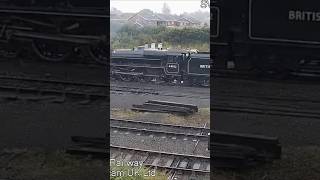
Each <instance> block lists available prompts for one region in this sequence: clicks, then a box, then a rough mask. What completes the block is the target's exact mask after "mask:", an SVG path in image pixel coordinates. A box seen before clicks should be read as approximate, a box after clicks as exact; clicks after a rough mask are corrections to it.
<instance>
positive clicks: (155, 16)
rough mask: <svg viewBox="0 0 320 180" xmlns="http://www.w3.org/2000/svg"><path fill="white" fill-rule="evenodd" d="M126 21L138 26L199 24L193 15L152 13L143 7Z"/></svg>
mask: <svg viewBox="0 0 320 180" xmlns="http://www.w3.org/2000/svg"><path fill="white" fill-rule="evenodd" d="M128 22H129V23H130V24H135V25H137V26H139V27H146V26H153V27H155V26H165V27H188V26H200V25H201V22H200V21H199V20H196V19H195V18H193V17H185V16H178V15H171V14H161V13H154V12H152V11H151V10H149V9H144V10H141V11H139V12H138V13H136V14H134V15H133V16H131V17H130V18H129V19H128Z"/></svg>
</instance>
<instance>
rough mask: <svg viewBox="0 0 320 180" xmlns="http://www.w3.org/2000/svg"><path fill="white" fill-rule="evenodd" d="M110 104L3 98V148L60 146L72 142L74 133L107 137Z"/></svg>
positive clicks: (0, 107)
mask: <svg viewBox="0 0 320 180" xmlns="http://www.w3.org/2000/svg"><path fill="white" fill-rule="evenodd" d="M106 108H107V105H106V104H105V103H97V104H88V105H80V104H79V103H76V102H72V103H71V102H69V103H68V102H65V103H48V102H30V101H20V100H18V101H0V119H1V126H0V149H2V148H11V147H13V148H15V147H44V148H49V149H57V148H63V147H65V146H67V145H68V144H70V141H71V140H70V136H72V135H83V136H99V137H104V136H105V133H106V127H107V121H106V119H105V117H106Z"/></svg>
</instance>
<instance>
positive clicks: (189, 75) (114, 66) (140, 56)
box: [110, 50, 210, 87]
mask: <svg viewBox="0 0 320 180" xmlns="http://www.w3.org/2000/svg"><path fill="white" fill-rule="evenodd" d="M110 69H111V71H110V72H111V76H112V77H116V78H118V79H121V80H124V81H136V80H137V81H146V82H148V81H164V82H170V83H171V82H176V83H183V84H190V85H200V86H206V87H207V86H209V77H210V55H209V54H190V53H178V52H167V51H158V50H144V51H143V52H142V53H135V52H134V51H131V52H113V53H111V63H110Z"/></svg>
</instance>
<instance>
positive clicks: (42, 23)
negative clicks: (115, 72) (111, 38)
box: [0, 0, 109, 63]
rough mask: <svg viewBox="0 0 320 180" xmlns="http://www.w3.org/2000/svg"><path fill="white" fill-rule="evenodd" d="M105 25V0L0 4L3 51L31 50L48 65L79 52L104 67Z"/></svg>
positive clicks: (33, 0)
mask: <svg viewBox="0 0 320 180" xmlns="http://www.w3.org/2000/svg"><path fill="white" fill-rule="evenodd" d="M107 22H108V15H107V1H105V0H90V1H88V0H0V43H1V48H2V50H3V49H6V50H7V51H17V50H19V49H22V47H29V46H30V47H32V50H33V52H34V53H35V54H36V55H37V56H38V57H39V58H41V59H44V60H47V61H63V60H65V59H66V58H67V57H69V56H70V55H72V54H73V53H74V52H75V51H81V52H84V54H86V55H87V56H91V57H92V58H93V59H94V60H96V61H97V62H99V63H106V62H107V59H108V52H107V51H109V47H108V45H107V43H106V42H107V35H108V33H109V32H108V27H107ZM4 47H5V48H4Z"/></svg>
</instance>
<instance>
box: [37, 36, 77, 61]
mask: <svg viewBox="0 0 320 180" xmlns="http://www.w3.org/2000/svg"><path fill="white" fill-rule="evenodd" d="M32 48H33V50H34V52H35V53H36V54H37V56H38V57H39V58H41V59H43V60H46V61H52V62H59V61H64V60H66V59H67V58H68V57H69V56H70V55H71V53H72V48H71V47H68V46H65V45H62V44H61V43H57V42H52V41H51V42H50V41H44V40H34V41H32Z"/></svg>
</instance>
